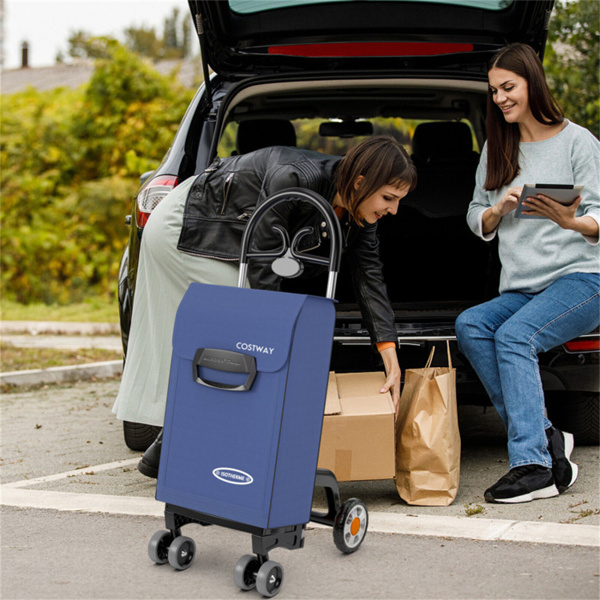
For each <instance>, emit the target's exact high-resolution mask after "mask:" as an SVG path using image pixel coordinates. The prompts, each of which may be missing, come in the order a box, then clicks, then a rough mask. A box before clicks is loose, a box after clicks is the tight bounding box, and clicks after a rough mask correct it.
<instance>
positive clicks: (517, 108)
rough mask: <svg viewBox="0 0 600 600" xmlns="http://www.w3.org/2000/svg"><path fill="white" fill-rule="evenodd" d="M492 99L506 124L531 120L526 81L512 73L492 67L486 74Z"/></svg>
mask: <svg viewBox="0 0 600 600" xmlns="http://www.w3.org/2000/svg"><path fill="white" fill-rule="evenodd" d="M488 80H489V86H490V91H491V93H492V99H493V101H494V103H495V104H496V106H497V107H498V108H499V109H500V110H501V111H502V114H503V115H504V119H505V120H506V122H507V123H525V122H527V121H530V120H532V119H533V115H532V114H531V109H530V107H529V86H528V84H527V80H526V79H525V78H524V77H521V76H520V75H517V74H516V73H513V72H512V71H507V70H506V69H500V68H498V67H494V68H493V69H490V71H489V72H488Z"/></svg>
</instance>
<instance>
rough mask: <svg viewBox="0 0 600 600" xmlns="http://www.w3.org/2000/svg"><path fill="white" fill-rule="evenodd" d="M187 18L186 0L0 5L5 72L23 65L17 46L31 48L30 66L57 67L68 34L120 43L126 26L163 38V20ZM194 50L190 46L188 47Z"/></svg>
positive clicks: (22, 0)
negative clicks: (173, 15)
mask: <svg viewBox="0 0 600 600" xmlns="http://www.w3.org/2000/svg"><path fill="white" fill-rule="evenodd" d="M175 7H177V8H179V12H180V15H186V16H189V18H190V20H191V15H190V12H189V8H188V3H187V0H163V1H162V2H159V1H157V0H4V68H5V69H14V68H18V67H20V66H21V45H22V43H23V42H24V41H27V42H28V44H29V65H30V66H31V67H45V66H50V65H53V64H54V63H55V59H56V55H57V54H58V52H59V51H62V53H63V55H64V56H65V57H67V48H68V43H67V40H68V38H69V36H70V34H71V33H72V32H75V31H85V32H87V33H90V34H92V35H110V36H112V37H115V38H117V39H120V40H122V39H123V31H124V30H125V29H127V28H128V27H131V26H135V27H142V26H144V27H154V29H155V30H156V32H157V34H159V35H162V30H163V21H164V19H165V17H168V16H170V15H171V13H172V11H173V8H175ZM192 45H193V44H192Z"/></svg>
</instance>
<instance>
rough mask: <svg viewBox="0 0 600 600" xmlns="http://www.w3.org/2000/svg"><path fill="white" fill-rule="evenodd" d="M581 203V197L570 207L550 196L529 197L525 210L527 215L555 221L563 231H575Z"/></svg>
mask: <svg viewBox="0 0 600 600" xmlns="http://www.w3.org/2000/svg"><path fill="white" fill-rule="evenodd" d="M580 203H581V196H577V198H575V202H573V204H571V205H569V206H565V205H564V204H561V203H560V202H556V200H552V198H549V197H548V196H544V195H543V194H538V195H537V196H527V198H526V199H525V200H524V201H523V210H524V213H523V214H526V215H528V216H529V215H531V216H536V217H546V218H547V219H550V220H551V221H554V222H555V223H556V224H557V225H558V226H559V227H562V228H563V229H573V225H574V224H575V213H576V212H577V207H578V206H579V204H580Z"/></svg>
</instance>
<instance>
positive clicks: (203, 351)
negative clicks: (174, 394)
mask: <svg viewBox="0 0 600 600" xmlns="http://www.w3.org/2000/svg"><path fill="white" fill-rule="evenodd" d="M192 366H193V369H194V381H196V383H201V384H202V385H205V386H206V387H212V388H217V389H220V390H228V391H230V392H247V391H248V390H249V389H250V388H251V387H252V384H253V383H254V379H255V378H256V358H254V356H250V355H249V354H242V353H241V352H232V351H231V350H219V349H218V348H198V350H197V351H196V355H195V356H194V361H193V363H192ZM203 367H204V368H206V369H214V370H216V371H225V372H227V373H244V374H247V375H248V377H247V379H246V381H245V383H243V384H240V385H234V384H229V383H219V382H218V381H211V380H210V379H208V378H207V377H206V376H204V377H203V376H202V375H201V372H200V369H201V368H203Z"/></svg>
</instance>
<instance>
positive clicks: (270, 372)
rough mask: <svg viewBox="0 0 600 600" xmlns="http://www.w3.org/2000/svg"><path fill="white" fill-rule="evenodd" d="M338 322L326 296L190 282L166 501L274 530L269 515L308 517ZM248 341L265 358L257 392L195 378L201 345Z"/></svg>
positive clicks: (170, 406)
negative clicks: (216, 386) (195, 361)
mask: <svg viewBox="0 0 600 600" xmlns="http://www.w3.org/2000/svg"><path fill="white" fill-rule="evenodd" d="M321 313H323V314H326V315H328V316H327V317H324V316H323V315H321ZM334 319H335V311H334V307H333V304H332V301H331V300H328V299H325V298H313V297H310V296H304V295H299V294H283V293H279V292H269V291H261V290H247V289H239V288H231V287H221V286H207V285H201V284H192V286H190V289H189V290H188V292H187V293H186V295H185V297H184V299H183V301H182V303H181V305H180V308H179V310H178V314H177V319H176V323H175V331H174V335H173V360H172V364H171V377H170V381H169V393H168V400H167V410H166V416H165V426H164V433H163V449H162V455H161V465H160V470H159V477H158V483H157V491H156V498H157V500H160V501H162V502H168V503H171V504H175V505H179V506H183V507H186V508H189V509H192V510H196V511H199V512H204V513H209V514H213V515H215V516H219V517H223V518H226V519H229V520H232V521H237V522H243V523H246V524H249V525H254V526H257V527H263V528H267V527H275V525H272V524H270V522H271V521H273V519H272V518H271V519H270V515H272V516H273V517H275V519H276V521H277V522H278V523H284V522H286V521H287V522H286V523H285V524H286V525H295V524H298V523H304V522H307V521H308V520H309V515H310V506H311V501H312V493H313V486H314V476H315V469H316V461H317V456H318V446H319V437H320V431H321V424H322V418H323V404H324V400H325V393H326V385H327V373H328V370H329V358H330V350H331V342H332V333H333V322H334ZM325 321H327V325H326V324H325ZM300 324H301V327H302V331H300V330H299V326H300ZM240 344H243V345H244V350H245V353H247V354H251V355H252V356H255V358H256V361H257V367H258V372H257V375H256V379H255V381H254V384H253V386H252V388H251V389H250V390H249V391H245V392H233V391H229V390H222V389H213V388H209V387H206V386H203V385H200V384H198V383H196V382H195V381H194V377H193V369H192V363H193V357H194V355H195V352H196V349H197V348H202V347H209V348H219V349H224V350H231V351H235V352H242V351H244V350H242V349H241V348H240V346H239V345H240ZM265 349H267V352H265ZM271 349H272V350H271ZM292 355H293V356H294V360H293V361H290V357H291V356H292ZM296 361H297V362H298V367H295V366H294V365H293V364H292V362H296ZM316 370H320V371H319V373H320V372H321V371H322V373H323V374H322V375H321V374H319V375H316ZM296 371H297V372H296ZM290 381H291V384H290ZM292 388H293V390H292ZM317 388H318V395H319V398H318V399H316V398H315V395H316V394H317V392H316V390H317ZM307 396H310V397H311V402H310V406H311V408H310V409H308V410H307V408H306V407H307V403H306V402H307V401H306V398H307ZM288 398H289V401H288ZM312 398H315V399H314V400H312ZM313 404H314V406H313ZM317 408H318V410H317ZM288 411H289V415H288ZM311 415H312V416H311ZM313 417H314V418H313ZM302 440H304V442H303V441H302ZM302 444H305V446H306V448H304V446H303V447H302V448H300V447H299V446H300V445H302ZM308 446H311V448H310V449H309V451H306V452H305V450H307V449H308ZM300 450H302V451H300ZM303 457H305V459H303ZM287 463H289V464H287ZM299 486H302V492H301V493H300V494H298V490H299ZM286 506H288V507H289V508H288V509H286ZM286 510H287V512H286ZM277 526H279V525H277Z"/></svg>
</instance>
